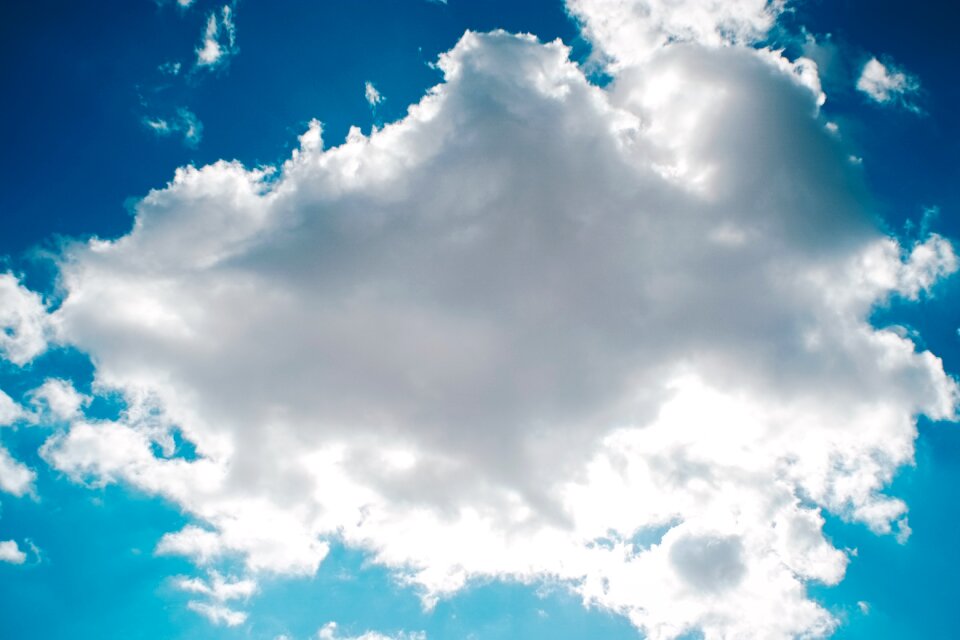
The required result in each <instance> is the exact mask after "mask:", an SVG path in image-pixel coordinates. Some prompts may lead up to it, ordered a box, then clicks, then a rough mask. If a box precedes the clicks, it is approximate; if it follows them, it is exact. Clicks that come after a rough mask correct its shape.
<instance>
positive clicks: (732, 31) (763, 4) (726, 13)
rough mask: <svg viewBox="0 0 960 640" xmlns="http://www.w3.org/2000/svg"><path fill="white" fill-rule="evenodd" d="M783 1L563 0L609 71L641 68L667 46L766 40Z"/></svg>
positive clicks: (744, 42)
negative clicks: (603, 57)
mask: <svg viewBox="0 0 960 640" xmlns="http://www.w3.org/2000/svg"><path fill="white" fill-rule="evenodd" d="M785 4H786V2H785V1H784V0H567V8H568V10H569V11H570V13H571V14H572V15H573V16H574V17H576V18H577V19H578V20H579V21H580V22H581V23H582V25H583V30H584V33H585V35H586V36H587V37H588V38H589V39H590V40H591V41H592V43H593V44H594V46H595V47H598V48H599V51H600V53H602V54H603V55H604V56H606V57H607V58H608V61H609V62H610V63H611V65H612V68H614V69H617V68H622V67H625V66H630V65H633V64H637V63H643V62H645V61H646V60H648V59H649V58H650V57H651V56H653V55H654V54H656V53H657V52H658V51H659V50H660V49H661V48H663V47H664V46H665V45H668V44H670V43H676V42H695V43H698V44H701V45H705V46H711V47H714V46H723V45H730V44H751V43H754V42H757V41H760V40H763V38H764V37H765V36H766V34H767V32H768V31H769V30H770V29H771V28H772V27H773V25H774V24H775V23H776V20H777V17H778V16H779V15H780V13H781V12H782V11H783V9H784V6H785Z"/></svg>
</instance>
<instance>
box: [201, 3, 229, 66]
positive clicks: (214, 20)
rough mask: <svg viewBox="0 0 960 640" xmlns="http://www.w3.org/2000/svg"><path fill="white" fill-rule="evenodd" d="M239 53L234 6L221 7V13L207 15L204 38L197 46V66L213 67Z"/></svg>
mask: <svg viewBox="0 0 960 640" xmlns="http://www.w3.org/2000/svg"><path fill="white" fill-rule="evenodd" d="M236 53H237V29H236V26H234V23H233V8H232V7H231V6H230V5H225V6H223V7H221V9H220V12H219V13H216V12H214V13H211V14H210V15H209V16H208V17H207V25H206V27H205V28H204V30H203V39H202V40H201V42H200V46H199V47H198V48H197V66H198V67H206V68H209V69H213V68H216V67H219V66H221V65H223V64H225V63H226V62H227V60H229V59H230V57H231V56H234V55H236Z"/></svg>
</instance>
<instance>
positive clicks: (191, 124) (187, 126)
mask: <svg viewBox="0 0 960 640" xmlns="http://www.w3.org/2000/svg"><path fill="white" fill-rule="evenodd" d="M142 122H143V125H144V126H145V127H147V128H148V129H150V130H151V131H153V132H154V133H155V134H157V135H158V136H162V137H165V136H169V135H172V134H174V133H178V134H180V135H181V136H183V143H184V144H186V145H187V146H188V147H196V146H197V145H198V144H199V143H200V140H201V139H202V138H203V123H202V122H200V119H199V118H197V116H196V114H194V113H193V112H192V111H190V110H189V109H187V108H186V107H180V108H178V109H177V111H176V114H175V115H174V116H173V117H169V118H144V119H143V121H142Z"/></svg>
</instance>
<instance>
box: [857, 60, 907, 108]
mask: <svg viewBox="0 0 960 640" xmlns="http://www.w3.org/2000/svg"><path fill="white" fill-rule="evenodd" d="M857 89H858V90H859V91H861V92H863V93H865V94H866V95H867V96H868V97H869V98H870V99H871V100H873V101H874V102H876V103H878V104H900V105H902V106H904V107H905V108H907V109H909V110H910V111H914V112H919V111H920V108H919V107H918V106H917V105H916V104H914V103H913V102H911V101H910V100H909V99H908V97H909V96H911V95H914V94H916V93H917V92H918V91H919V90H920V81H919V80H917V78H915V77H914V76H911V75H909V74H907V73H906V72H905V71H903V70H901V69H898V68H897V67H895V66H893V65H892V64H889V63H888V64H884V63H882V62H880V61H879V60H877V59H876V58H870V60H869V61H867V63H866V64H865V65H864V66H863V70H862V71H861V72H860V79H859V80H857Z"/></svg>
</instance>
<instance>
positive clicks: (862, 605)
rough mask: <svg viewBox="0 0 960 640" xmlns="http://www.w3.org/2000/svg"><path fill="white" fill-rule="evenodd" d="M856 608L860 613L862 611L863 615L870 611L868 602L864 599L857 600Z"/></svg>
mask: <svg viewBox="0 0 960 640" xmlns="http://www.w3.org/2000/svg"><path fill="white" fill-rule="evenodd" d="M857 608H858V609H860V613H862V614H863V615H867V614H868V613H870V603H869V602H866V601H864V600H860V601H859V602H857Z"/></svg>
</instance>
